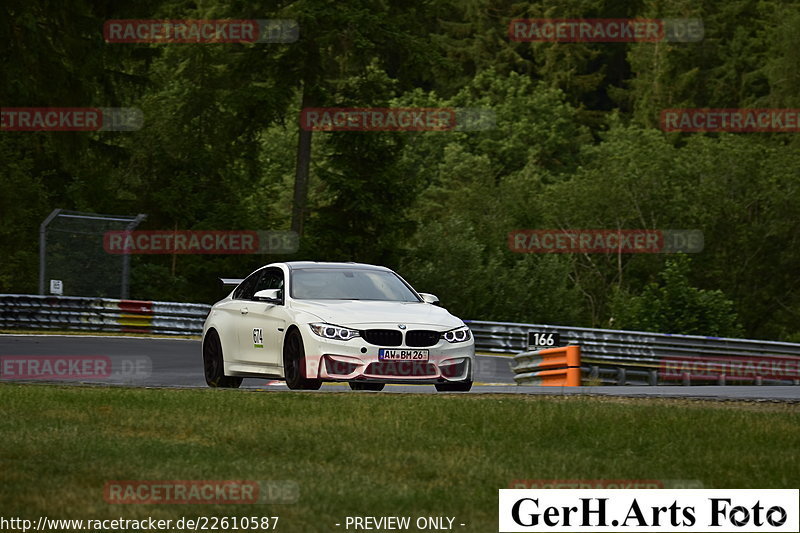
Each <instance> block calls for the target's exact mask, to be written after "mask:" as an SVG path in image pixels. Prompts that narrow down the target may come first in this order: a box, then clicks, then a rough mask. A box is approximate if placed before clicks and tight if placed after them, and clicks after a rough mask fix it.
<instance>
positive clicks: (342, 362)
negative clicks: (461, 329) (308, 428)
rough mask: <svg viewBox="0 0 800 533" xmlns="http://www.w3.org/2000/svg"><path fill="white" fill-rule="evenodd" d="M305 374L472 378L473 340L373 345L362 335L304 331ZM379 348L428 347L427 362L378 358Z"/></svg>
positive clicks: (385, 379) (381, 379)
mask: <svg viewBox="0 0 800 533" xmlns="http://www.w3.org/2000/svg"><path fill="white" fill-rule="evenodd" d="M303 341H304V345H305V352H306V376H307V377H309V378H316V379H322V380H324V381H360V382H378V383H445V382H450V381H472V374H473V369H474V366H475V365H474V359H475V342H474V340H473V339H470V340H468V341H466V342H459V343H449V342H447V341H445V340H444V339H440V340H439V341H438V342H437V343H436V344H435V345H433V346H427V347H412V346H405V345H401V346H376V345H373V344H370V343H368V342H367V341H365V340H364V339H362V338H355V339H352V340H349V341H334V340H328V339H323V338H321V337H318V336H316V335H315V334H314V333H311V332H310V331H309V332H304V333H303ZM380 348H390V349H409V350H417V349H423V350H428V353H429V357H428V361H424V362H423V361H419V362H418V361H381V360H380V359H379V357H378V352H379V350H380Z"/></svg>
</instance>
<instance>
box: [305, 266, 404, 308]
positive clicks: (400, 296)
mask: <svg viewBox="0 0 800 533" xmlns="http://www.w3.org/2000/svg"><path fill="white" fill-rule="evenodd" d="M291 294H292V298H296V299H299V300H384V301H392V302H419V301H420V299H419V298H418V297H417V295H416V294H414V292H413V291H412V290H411V289H409V288H408V286H407V285H406V284H405V283H403V281H402V280H401V279H400V278H399V277H397V275H396V274H394V273H393V272H387V271H383V270H361V269H356V268H342V269H338V268H337V269H330V268H328V269H303V270H294V271H292V286H291Z"/></svg>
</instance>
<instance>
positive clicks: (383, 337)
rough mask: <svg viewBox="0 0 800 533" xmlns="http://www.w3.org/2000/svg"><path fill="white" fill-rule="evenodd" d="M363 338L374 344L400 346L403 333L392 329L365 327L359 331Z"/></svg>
mask: <svg viewBox="0 0 800 533" xmlns="http://www.w3.org/2000/svg"><path fill="white" fill-rule="evenodd" d="M361 336H362V337H364V340H365V341H367V342H368V343H370V344H374V345H375V346H400V345H401V344H403V334H402V333H401V332H399V331H394V330H392V329H367V330H364V331H363V332H361Z"/></svg>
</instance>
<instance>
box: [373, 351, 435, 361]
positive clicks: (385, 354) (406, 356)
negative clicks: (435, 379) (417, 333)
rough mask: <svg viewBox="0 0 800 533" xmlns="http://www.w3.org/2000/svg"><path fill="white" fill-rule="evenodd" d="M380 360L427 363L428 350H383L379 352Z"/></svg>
mask: <svg viewBox="0 0 800 533" xmlns="http://www.w3.org/2000/svg"><path fill="white" fill-rule="evenodd" d="M378 359H380V360H381V361H427V360H428V350H406V349H402V350H393V349H389V348H381V349H379V350H378Z"/></svg>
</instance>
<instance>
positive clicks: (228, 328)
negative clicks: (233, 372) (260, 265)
mask: <svg viewBox="0 0 800 533" xmlns="http://www.w3.org/2000/svg"><path fill="white" fill-rule="evenodd" d="M262 270H263V269H262ZM262 270H257V271H256V272H253V273H252V274H250V275H249V276H247V277H246V278H245V279H244V280H243V281H242V282H241V283H240V284H239V285H237V286H236V289H234V291H233V294H232V295H231V299H230V300H228V301H226V302H225V303H223V304H218V305H217V307H216V311H217V312H219V313H221V314H222V315H223V316H222V318H221V319H220V320H219V323H220V327H219V329H220V330H222V331H220V332H219V335H220V338H221V339H222V344H223V350H225V358H226V360H228V361H242V360H244V359H243V358H244V353H243V352H242V347H241V342H240V340H239V339H240V337H241V329H242V327H243V324H242V322H243V321H242V318H243V317H245V316H246V314H247V312H248V305H249V303H250V302H249V300H250V298H252V295H253V293H254V292H255V287H256V283H257V282H258V280H259V278H260V277H261V275H262V273H263V272H262Z"/></svg>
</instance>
